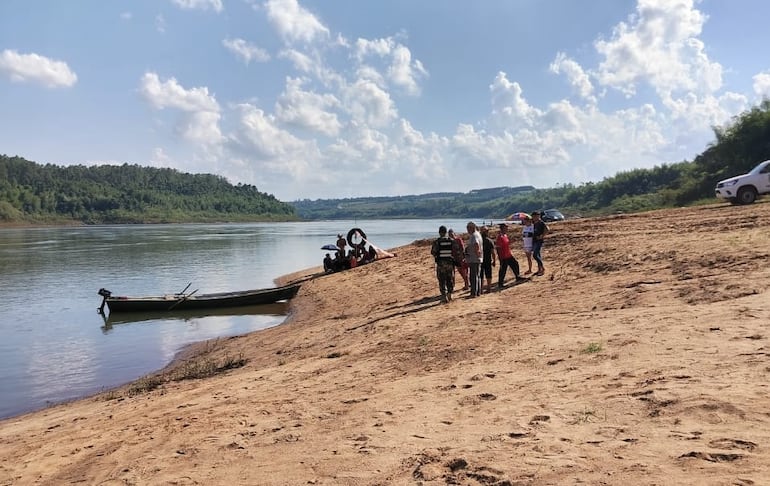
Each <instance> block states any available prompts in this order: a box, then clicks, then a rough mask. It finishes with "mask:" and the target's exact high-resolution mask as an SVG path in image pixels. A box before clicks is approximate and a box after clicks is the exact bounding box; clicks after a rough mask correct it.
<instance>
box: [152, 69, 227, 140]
mask: <svg viewBox="0 0 770 486" xmlns="http://www.w3.org/2000/svg"><path fill="white" fill-rule="evenodd" d="M139 92H140V94H141V95H142V97H144V99H145V100H147V102H148V103H150V105H151V106H152V107H153V108H155V109H158V110H162V109H164V108H171V109H176V110H179V111H181V112H183V116H182V119H181V120H180V122H179V124H178V125H177V130H178V132H179V133H180V134H181V135H182V136H183V137H184V138H185V139H187V140H190V141H192V142H195V143H199V144H203V145H212V144H217V143H219V142H221V141H222V133H221V131H220V129H219V120H220V118H221V114H220V106H219V103H218V102H217V100H216V99H215V98H214V97H213V96H212V95H210V94H209V90H208V88H206V87H201V88H191V89H185V88H184V87H183V86H182V85H180V84H179V82H178V81H177V80H176V79H175V78H170V79H168V80H167V81H161V80H160V78H159V77H158V75H157V74H156V73H145V74H144V76H142V79H141V81H140V86H139Z"/></svg>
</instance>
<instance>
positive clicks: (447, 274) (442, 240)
mask: <svg viewBox="0 0 770 486" xmlns="http://www.w3.org/2000/svg"><path fill="white" fill-rule="evenodd" d="M438 235H439V237H438V239H436V240H435V241H434V242H433V245H431V249H430V254H431V255H433V258H435V259H436V278H437V279H438V289H439V291H440V292H441V302H444V303H447V302H449V301H450V300H452V292H453V291H454V288H455V262H454V258H452V245H453V244H454V242H453V241H452V239H451V238H449V237H448V236H447V234H446V226H444V225H441V226H440V227H439V229H438Z"/></svg>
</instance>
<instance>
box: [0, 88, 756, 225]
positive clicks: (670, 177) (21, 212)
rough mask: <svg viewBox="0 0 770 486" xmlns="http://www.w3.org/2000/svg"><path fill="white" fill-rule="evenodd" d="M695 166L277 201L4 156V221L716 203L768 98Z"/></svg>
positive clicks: (198, 177)
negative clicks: (554, 181) (551, 181)
mask: <svg viewBox="0 0 770 486" xmlns="http://www.w3.org/2000/svg"><path fill="white" fill-rule="evenodd" d="M713 130H714V140H713V141H712V143H711V144H709V146H708V147H707V148H706V149H705V150H704V151H703V153H701V154H700V155H698V156H697V157H695V159H694V160H692V161H681V162H673V163H669V164H662V165H660V166H656V167H653V168H651V169H635V170H631V171H626V172H620V173H618V174H615V175H614V176H612V177H607V178H605V179H604V180H602V181H600V182H596V183H586V184H581V185H572V184H566V185H563V186H559V187H555V188H550V189H537V188H534V187H531V186H522V187H496V188H487V189H477V190H473V191H470V192H466V193H460V192H456V193H455V192H442V193H432V194H422V195H414V196H377V197H362V198H347V199H319V200H308V199H305V200H300V201H294V202H291V203H285V202H281V201H278V200H277V199H276V198H275V197H273V196H272V195H270V194H266V193H263V192H260V191H259V190H257V188H256V187H254V186H251V185H242V184H238V185H232V184H230V183H229V182H228V181H227V180H226V179H224V178H223V177H220V176H215V175H210V174H188V173H182V172H179V171H177V170H174V169H164V168H154V167H140V166H137V165H129V164H124V165H102V166H93V167H86V166H82V165H76V166H67V167H61V166H56V165H51V164H46V165H40V164H37V163H35V162H31V161H28V160H25V159H24V158H21V157H10V156H5V155H0V222H6V223H8V222H10V223H39V224H47V223H67V222H76V223H84V224H122V223H171V222H248V221H287V220H297V219H306V220H313V219H371V218H453V217H456V218H466V217H467V218H477V219H478V218H485V219H500V218H502V217H504V216H506V215H508V214H511V213H513V212H515V211H527V212H529V211H533V210H536V209H546V208H552V207H555V208H559V209H560V210H561V211H562V212H563V213H564V214H566V215H567V216H568V217H569V216H578V215H580V216H595V215H602V214H612V213H618V212H638V211H644V210H649V209H656V208H667V207H678V206H687V205H692V204H699V203H704V202H715V199H714V186H715V184H716V183H717V182H718V181H719V180H721V179H725V178H727V177H731V176H734V175H739V174H743V173H745V172H747V171H748V170H750V169H751V168H752V167H753V166H754V165H756V164H757V163H758V162H760V161H762V160H766V159H770V101H768V100H765V101H763V102H762V103H761V104H760V105H759V106H756V107H754V108H752V109H751V110H748V111H746V112H744V113H742V114H741V115H739V116H736V117H735V118H734V119H733V120H732V121H731V123H730V124H728V125H727V126H725V127H715V128H714V129H713Z"/></svg>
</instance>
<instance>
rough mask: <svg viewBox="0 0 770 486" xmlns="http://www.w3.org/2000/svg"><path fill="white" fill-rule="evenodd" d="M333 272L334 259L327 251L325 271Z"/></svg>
mask: <svg viewBox="0 0 770 486" xmlns="http://www.w3.org/2000/svg"><path fill="white" fill-rule="evenodd" d="M332 272H334V260H332V257H331V255H329V254H328V253H327V254H326V256H325V257H324V273H332Z"/></svg>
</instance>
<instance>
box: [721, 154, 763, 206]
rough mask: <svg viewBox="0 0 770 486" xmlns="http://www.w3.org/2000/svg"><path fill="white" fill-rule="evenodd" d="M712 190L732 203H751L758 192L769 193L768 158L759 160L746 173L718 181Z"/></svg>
mask: <svg viewBox="0 0 770 486" xmlns="http://www.w3.org/2000/svg"><path fill="white" fill-rule="evenodd" d="M714 192H715V193H716V196H717V197H718V198H719V199H726V200H728V201H730V202H731V203H733V204H751V203H753V202H754V201H756V200H757V196H759V195H760V194H770V160H765V161H764V162H760V163H759V164H757V166H756V167H754V168H753V169H751V171H749V173H748V174H743V175H739V176H735V177H731V178H729V179H725V180H723V181H719V182H718V183H717V187H716V188H715V189H714Z"/></svg>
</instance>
